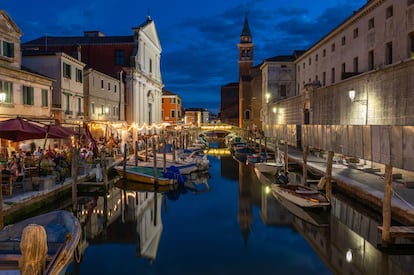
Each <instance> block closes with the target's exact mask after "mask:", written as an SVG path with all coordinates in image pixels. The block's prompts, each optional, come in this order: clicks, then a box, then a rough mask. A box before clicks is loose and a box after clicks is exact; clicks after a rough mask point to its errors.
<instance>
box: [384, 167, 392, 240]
mask: <svg viewBox="0 0 414 275" xmlns="http://www.w3.org/2000/svg"><path fill="white" fill-rule="evenodd" d="M391 196H392V166H391V165H390V164H386V165H385V187H384V203H383V205H382V243H383V245H387V244H388V243H390V241H391V238H390V226H391Z"/></svg>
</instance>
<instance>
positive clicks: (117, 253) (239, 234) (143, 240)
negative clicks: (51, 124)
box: [67, 155, 414, 275]
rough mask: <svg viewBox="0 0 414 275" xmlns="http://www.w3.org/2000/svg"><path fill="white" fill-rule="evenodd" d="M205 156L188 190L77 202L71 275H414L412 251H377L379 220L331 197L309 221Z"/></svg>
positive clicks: (121, 191) (143, 190)
mask: <svg viewBox="0 0 414 275" xmlns="http://www.w3.org/2000/svg"><path fill="white" fill-rule="evenodd" d="M208 158H209V160H210V164H211V168H210V170H209V173H208V174H202V175H195V176H193V177H191V178H189V179H187V181H186V184H185V186H184V187H183V186H180V187H177V188H175V189H171V190H168V189H167V190H158V191H157V192H154V191H153V190H148V188H147V187H146V186H139V187H133V186H132V185H131V184H128V185H126V186H125V187H124V188H114V189H113V190H111V191H110V193H109V195H107V196H93V195H91V194H90V195H85V196H84V197H83V198H81V201H82V202H81V206H80V207H81V213H80V219H81V221H82V224H83V233H84V237H83V240H82V242H81V245H80V246H79V250H78V251H77V253H76V255H75V261H74V262H73V263H72V264H71V266H70V267H69V269H68V271H67V272H68V273H69V274H184V275H185V274H238V275H240V274H318V275H323V274H414V269H413V263H414V261H413V256H412V255H403V256H402V255H393V256H391V255H388V254H383V253H381V252H380V251H379V250H378V249H377V248H376V246H375V244H376V242H377V239H378V236H377V232H376V226H377V225H378V222H377V220H378V216H377V215H376V214H374V213H371V212H369V211H365V210H364V211H362V210H361V209H360V208H358V206H357V207H355V206H353V203H352V202H350V201H348V200H347V199H346V198H341V197H340V196H339V195H336V196H335V197H334V198H333V200H332V208H331V209H330V210H329V211H326V212H324V213H317V216H316V218H315V219H314V220H312V221H305V220H304V219H303V217H297V216H295V215H293V214H291V212H289V211H288V210H287V209H286V208H285V207H284V206H283V205H281V204H280V203H279V202H278V201H277V200H276V199H275V198H274V197H273V196H272V194H271V192H269V189H268V188H267V187H266V186H265V185H263V184H262V183H261V182H259V180H258V179H257V177H256V174H255V172H254V169H253V167H252V166H247V165H245V164H244V163H241V162H238V161H236V160H234V159H233V158H232V157H231V156H228V155H222V156H219V155H215V156H214V155H209V156H208ZM299 178H300V176H299V175H296V176H294V177H293V178H291V180H295V179H299ZM299 180H300V179H299ZM105 217H107V218H105Z"/></svg>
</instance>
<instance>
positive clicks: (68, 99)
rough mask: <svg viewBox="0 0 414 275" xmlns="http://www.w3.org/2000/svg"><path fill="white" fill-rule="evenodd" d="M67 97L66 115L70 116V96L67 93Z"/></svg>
mask: <svg viewBox="0 0 414 275" xmlns="http://www.w3.org/2000/svg"><path fill="white" fill-rule="evenodd" d="M64 95H65V114H66V115H70V114H71V112H70V95H69V94H67V93H64Z"/></svg>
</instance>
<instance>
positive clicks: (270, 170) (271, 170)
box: [254, 161, 284, 176]
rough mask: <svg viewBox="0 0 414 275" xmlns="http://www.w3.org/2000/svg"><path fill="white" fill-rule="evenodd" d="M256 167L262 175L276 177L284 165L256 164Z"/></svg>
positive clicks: (271, 163) (275, 163) (276, 163)
mask: <svg viewBox="0 0 414 275" xmlns="http://www.w3.org/2000/svg"><path fill="white" fill-rule="evenodd" d="M254 167H255V168H256V169H257V170H259V171H260V172H262V173H266V174H270V175H273V176H274V175H276V174H277V173H278V172H279V171H281V170H282V169H283V167H284V164H283V163H281V162H275V161H271V162H257V163H255V164H254Z"/></svg>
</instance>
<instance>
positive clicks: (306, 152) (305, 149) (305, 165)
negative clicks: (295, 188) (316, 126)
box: [302, 145, 309, 185]
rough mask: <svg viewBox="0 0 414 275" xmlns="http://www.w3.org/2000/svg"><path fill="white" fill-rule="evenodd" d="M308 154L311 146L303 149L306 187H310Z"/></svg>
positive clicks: (303, 172)
mask: <svg viewBox="0 0 414 275" xmlns="http://www.w3.org/2000/svg"><path fill="white" fill-rule="evenodd" d="M308 153H309V145H306V146H305V148H303V167H302V174H303V176H302V181H303V182H302V183H303V184H304V185H309V184H308V166H307V162H308Z"/></svg>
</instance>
